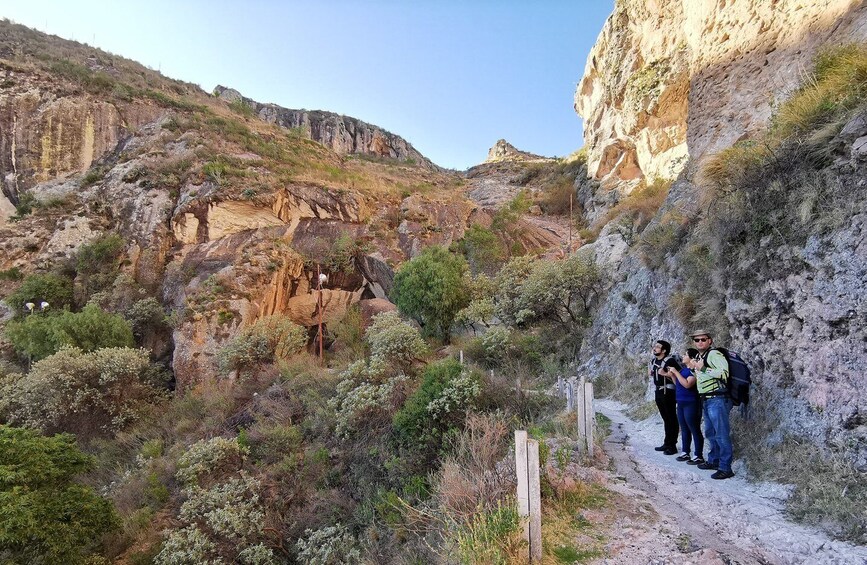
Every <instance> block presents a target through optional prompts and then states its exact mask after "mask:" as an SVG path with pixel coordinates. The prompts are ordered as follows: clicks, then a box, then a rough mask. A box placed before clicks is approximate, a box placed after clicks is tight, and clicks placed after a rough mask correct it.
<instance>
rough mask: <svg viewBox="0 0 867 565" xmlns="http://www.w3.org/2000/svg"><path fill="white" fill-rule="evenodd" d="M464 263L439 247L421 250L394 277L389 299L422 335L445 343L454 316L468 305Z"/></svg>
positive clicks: (465, 263)
mask: <svg viewBox="0 0 867 565" xmlns="http://www.w3.org/2000/svg"><path fill="white" fill-rule="evenodd" d="M466 272H467V262H466V261H465V260H464V258H463V257H460V256H458V255H454V254H452V253H449V252H448V251H446V250H445V249H443V248H442V247H440V246H436V245H435V246H432V247H428V248H427V249H425V250H424V251H423V252H422V253H421V255H419V256H418V257H416V258H414V259H412V260H411V261H409V262H408V263H405V264H404V265H403V266H402V267H401V268H400V270H399V271H398V272H397V274H396V275H395V277H394V290H393V292H392V297H393V299H394V303H395V304H397V307H398V308H399V309H400V311H401V312H403V313H404V314H406V315H407V316H409V317H411V318H413V319H414V320H416V321H417V322H418V323H419V325H421V327H422V330H423V331H424V333H425V334H426V335H431V336H435V337H439V338H441V339H444V340H446V341H448V339H449V329H450V328H451V325H452V322H453V321H454V319H455V315H456V314H457V313H458V311H460V310H461V308H464V307H466V306H467V305H468V304H469V302H470V293H469V289H468V288H467V280H466V277H465V276H464V275H465V273H466Z"/></svg>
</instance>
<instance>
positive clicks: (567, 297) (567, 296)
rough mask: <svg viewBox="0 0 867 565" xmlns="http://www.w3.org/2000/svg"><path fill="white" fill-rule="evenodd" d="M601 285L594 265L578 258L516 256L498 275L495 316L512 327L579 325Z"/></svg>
mask: <svg viewBox="0 0 867 565" xmlns="http://www.w3.org/2000/svg"><path fill="white" fill-rule="evenodd" d="M600 283H601V281H600V273H599V271H598V269H597V268H596V265H595V263H593V262H592V261H589V260H587V259H584V258H582V257H579V256H572V257H569V258H568V259H566V260H564V261H550V260H536V259H532V258H527V257H518V258H515V259H512V260H511V261H509V263H508V264H507V265H506V266H505V267H503V270H502V271H500V273H499V274H498V275H497V287H498V292H497V301H496V306H497V316H498V317H499V318H500V319H501V320H502V321H503V322H505V323H508V324H512V325H523V324H527V323H530V322H534V321H538V320H550V321H554V322H558V323H559V324H561V325H563V326H566V327H567V328H574V327H575V326H581V325H583V324H585V323H586V322H587V320H588V318H589V315H590V307H591V305H592V302H593V300H594V299H595V297H596V295H597V294H598V292H599V290H600V286H601V285H600Z"/></svg>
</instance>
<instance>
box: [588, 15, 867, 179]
mask: <svg viewBox="0 0 867 565" xmlns="http://www.w3.org/2000/svg"><path fill="white" fill-rule="evenodd" d="M865 38H867V7H865V6H864V5H863V4H859V3H853V2H851V1H850V0H818V1H815V2H802V1H800V0H777V1H773V2H770V1H766V0H742V1H740V0H739V1H735V2H726V1H725V0H720V1H717V0H651V1H649V2H648V1H644V0H618V2H616V5H615V9H614V13H613V14H612V15H611V16H610V17H609V18H608V21H607V22H606V23H605V26H604V28H603V30H602V32H601V34H600V35H599V38H598V40H597V42H596V45H595V46H594V48H593V50H592V51H591V53H590V56H589V57H588V59H587V66H586V69H585V71H584V77H583V78H582V79H581V82H580V83H579V85H578V88H577V90H576V92H575V109H576V111H577V112H578V113H579V114H580V115H581V116H582V117H583V118H584V140H585V144H586V146H587V148H588V154H587V155H588V168H589V171H590V174H591V175H592V176H593V177H595V178H597V179H600V180H603V181H607V184H608V185H609V186H611V185H613V184H616V183H617V182H622V181H634V180H636V179H639V178H641V177H648V178H654V177H662V178H669V179H671V178H674V177H676V176H677V175H678V173H680V171H681V170H683V168H684V166H685V165H686V162H687V159H688V158H692V159H700V158H701V157H702V156H703V155H705V154H707V153H709V152H713V151H715V150H718V149H721V148H725V147H728V146H730V145H732V144H733V143H734V142H735V141H737V140H739V139H742V138H743V137H745V136H748V135H750V134H752V133H755V132H756V131H759V130H761V129H763V128H764V127H765V126H766V124H767V121H768V118H769V117H770V115H771V112H772V109H773V105H774V103H775V102H776V101H778V100H779V99H780V98H782V97H785V95H786V94H787V93H789V92H790V91H791V90H792V89H794V88H796V87H797V86H798V85H799V83H800V81H801V80H802V73H803V69H805V68H809V67H810V64H811V61H812V58H813V57H814V55H815V54H816V52H817V50H818V49H819V48H820V47H821V46H824V45H833V44H839V43H846V42H851V41H863V40H864V39H865Z"/></svg>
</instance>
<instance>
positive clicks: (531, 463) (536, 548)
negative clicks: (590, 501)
mask: <svg viewBox="0 0 867 565" xmlns="http://www.w3.org/2000/svg"><path fill="white" fill-rule="evenodd" d="M527 468H528V469H527V470H528V471H529V481H528V482H529V484H528V486H529V488H530V563H534V562H536V563H538V562H540V561H542V483H541V478H540V476H539V442H538V441H536V440H534V439H530V440H527Z"/></svg>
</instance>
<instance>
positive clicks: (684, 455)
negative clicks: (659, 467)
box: [677, 453, 689, 461]
mask: <svg viewBox="0 0 867 565" xmlns="http://www.w3.org/2000/svg"><path fill="white" fill-rule="evenodd" d="M677 460H678V461H689V453H681V454H680V455H679V456H678V457H677Z"/></svg>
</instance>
